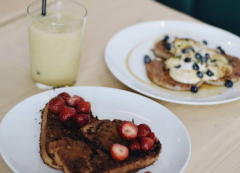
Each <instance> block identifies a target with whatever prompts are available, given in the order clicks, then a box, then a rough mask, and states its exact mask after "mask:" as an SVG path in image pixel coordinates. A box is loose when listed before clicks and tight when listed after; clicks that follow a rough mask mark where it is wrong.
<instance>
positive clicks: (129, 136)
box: [119, 121, 138, 140]
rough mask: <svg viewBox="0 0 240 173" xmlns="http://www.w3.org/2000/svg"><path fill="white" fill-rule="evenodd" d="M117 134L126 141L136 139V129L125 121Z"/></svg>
mask: <svg viewBox="0 0 240 173" xmlns="http://www.w3.org/2000/svg"><path fill="white" fill-rule="evenodd" d="M119 134H120V135H121V136H122V137H123V138H124V139H126V140H133V139H136V138H137V134H138V127H137V126H136V125H135V124H133V123H132V122H130V121H125V122H123V123H122V124H121V125H120V127H119Z"/></svg>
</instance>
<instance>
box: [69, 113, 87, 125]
mask: <svg viewBox="0 0 240 173" xmlns="http://www.w3.org/2000/svg"><path fill="white" fill-rule="evenodd" d="M73 121H74V122H75V123H76V124H77V125H78V126H79V127H83V126H84V125H86V124H88V123H89V122H90V115H88V114H77V115H75V116H74V117H73Z"/></svg>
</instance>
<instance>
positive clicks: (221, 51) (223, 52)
mask: <svg viewBox="0 0 240 173" xmlns="http://www.w3.org/2000/svg"><path fill="white" fill-rule="evenodd" d="M217 49H219V50H220V53H221V54H225V51H224V50H223V49H222V48H221V47H220V46H218V47H217Z"/></svg>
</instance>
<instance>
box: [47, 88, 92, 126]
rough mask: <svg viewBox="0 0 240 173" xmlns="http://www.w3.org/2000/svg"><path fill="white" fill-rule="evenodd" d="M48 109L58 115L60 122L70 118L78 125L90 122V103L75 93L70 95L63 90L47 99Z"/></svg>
mask: <svg viewBox="0 0 240 173" xmlns="http://www.w3.org/2000/svg"><path fill="white" fill-rule="evenodd" d="M48 109H49V110H50V111H51V112H53V113H54V114H56V115H58V116H59V121H61V122H64V121H67V120H70V119H71V118H72V119H73V121H74V122H75V123H76V124H77V125H78V126H79V127H82V126H84V125H86V124H88V123H89V122H90V115H89V114H90V111H91V104H90V102H87V101H85V100H84V99H83V98H82V97H79V96H77V95H74V96H72V97H71V96H70V95H69V94H68V93H66V92H63V93H61V94H59V95H58V96H57V97H54V98H52V99H51V100H50V101H49V103H48Z"/></svg>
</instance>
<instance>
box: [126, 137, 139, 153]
mask: <svg viewBox="0 0 240 173" xmlns="http://www.w3.org/2000/svg"><path fill="white" fill-rule="evenodd" d="M129 148H130V150H132V151H137V150H140V149H141V147H140V144H139V142H138V141H137V140H136V139H135V140H133V141H131V143H130V145H129Z"/></svg>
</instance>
